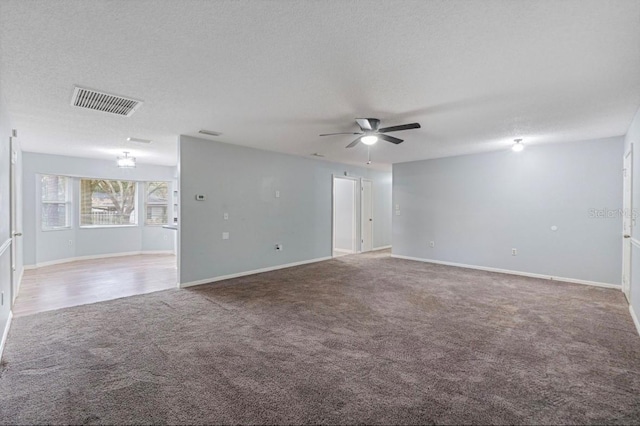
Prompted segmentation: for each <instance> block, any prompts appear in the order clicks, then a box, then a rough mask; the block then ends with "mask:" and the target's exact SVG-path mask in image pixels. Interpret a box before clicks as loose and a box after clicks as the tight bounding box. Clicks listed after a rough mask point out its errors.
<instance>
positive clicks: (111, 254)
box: [24, 250, 174, 269]
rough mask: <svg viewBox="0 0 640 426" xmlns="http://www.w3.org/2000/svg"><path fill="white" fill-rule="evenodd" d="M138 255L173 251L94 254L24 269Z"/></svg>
mask: <svg viewBox="0 0 640 426" xmlns="http://www.w3.org/2000/svg"><path fill="white" fill-rule="evenodd" d="M138 254H174V253H173V250H152V251H127V252H121V253H106V254H94V255H90V256H78V257H67V258H66V259H56V260H51V261H49V262H41V263H36V264H35V265H24V269H38V268H42V267H44V266H52V265H59V264H61V263H69V262H76V261H78V260H92V259H106V258H108V257H122V256H135V255H138Z"/></svg>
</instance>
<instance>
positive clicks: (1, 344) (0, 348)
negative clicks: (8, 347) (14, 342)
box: [0, 311, 13, 361]
mask: <svg viewBox="0 0 640 426" xmlns="http://www.w3.org/2000/svg"><path fill="white" fill-rule="evenodd" d="M12 319H13V312H11V311H9V317H8V318H7V325H5V326H4V331H3V332H2V340H0V361H2V353H3V352H4V345H5V343H7V336H9V328H10V327H11V320H12Z"/></svg>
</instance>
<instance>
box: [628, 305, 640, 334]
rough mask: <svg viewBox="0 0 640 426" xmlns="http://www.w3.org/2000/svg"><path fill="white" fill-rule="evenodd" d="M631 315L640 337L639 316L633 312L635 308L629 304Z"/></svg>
mask: <svg viewBox="0 0 640 426" xmlns="http://www.w3.org/2000/svg"><path fill="white" fill-rule="evenodd" d="M629 313H630V314H631V319H632V320H633V323H634V324H635V326H636V331H637V332H638V335H640V321H638V316H637V315H636V313H635V311H634V310H633V306H631V304H629Z"/></svg>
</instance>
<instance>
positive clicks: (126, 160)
mask: <svg viewBox="0 0 640 426" xmlns="http://www.w3.org/2000/svg"><path fill="white" fill-rule="evenodd" d="M116 164H117V165H118V167H120V168H122V169H132V168H134V167H135V166H136V157H129V151H124V157H118V159H117V160H116Z"/></svg>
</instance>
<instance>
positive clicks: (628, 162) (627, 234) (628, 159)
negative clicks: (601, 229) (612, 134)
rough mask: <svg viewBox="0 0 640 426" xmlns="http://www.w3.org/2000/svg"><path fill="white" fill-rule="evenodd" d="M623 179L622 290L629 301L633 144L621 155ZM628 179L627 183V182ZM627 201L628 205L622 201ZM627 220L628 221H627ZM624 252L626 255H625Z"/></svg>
mask: <svg viewBox="0 0 640 426" xmlns="http://www.w3.org/2000/svg"><path fill="white" fill-rule="evenodd" d="M623 170H624V175H623V179H624V180H625V182H623V183H624V185H623V188H624V191H626V193H624V194H623V196H622V199H623V206H622V210H623V211H622V214H623V217H622V235H623V238H622V292H623V293H624V295H625V297H626V298H627V301H628V302H629V303H631V273H632V269H633V268H632V259H633V246H634V244H633V243H634V241H633V227H634V225H635V223H634V222H635V218H634V217H633V144H631V146H630V147H629V151H627V152H626V153H625V154H624V157H623ZM627 179H628V184H627ZM625 200H627V201H628V205H626V204H625V203H624V201H625ZM627 221H628V222H627ZM625 223H628V225H629V229H628V230H627V229H625ZM625 252H626V253H627V255H628V259H627V256H625Z"/></svg>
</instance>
